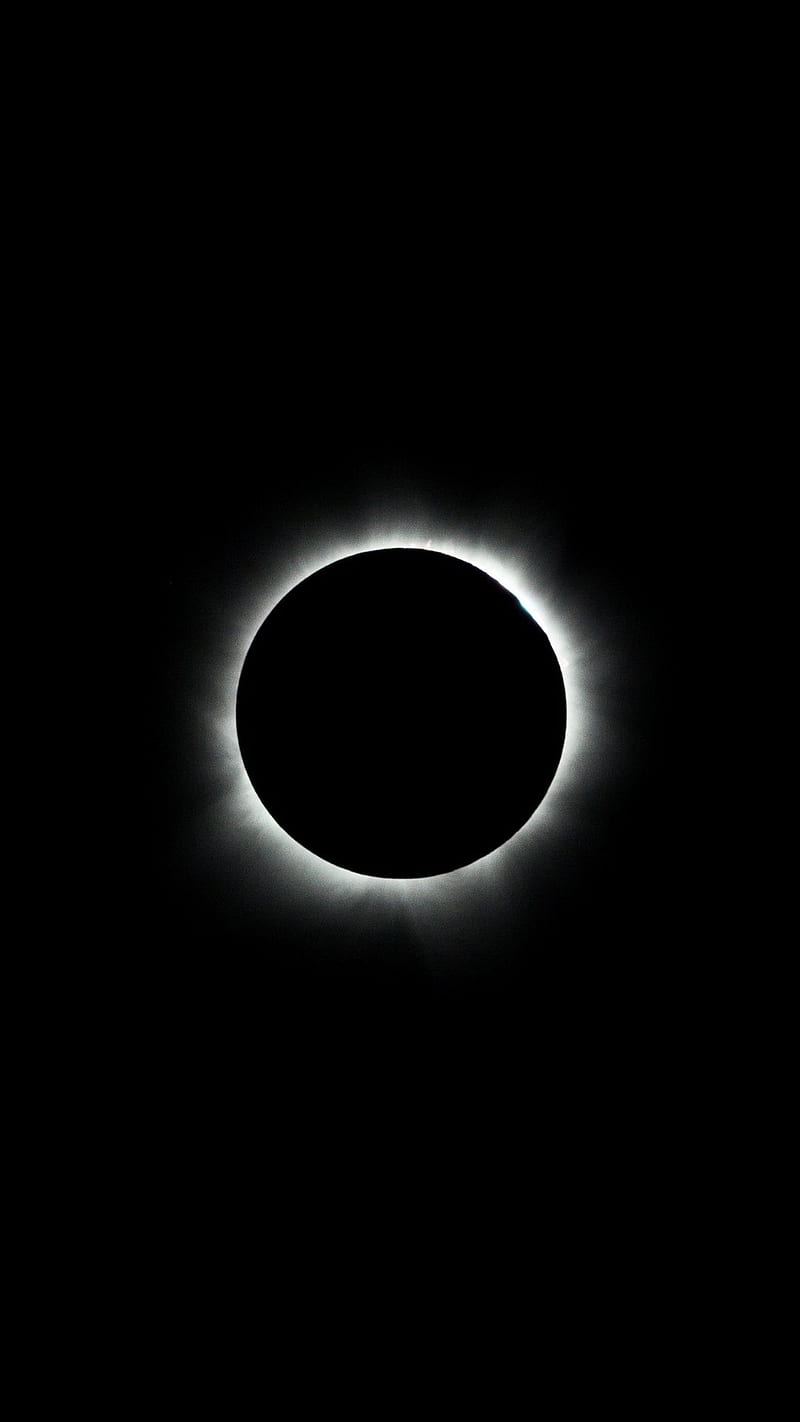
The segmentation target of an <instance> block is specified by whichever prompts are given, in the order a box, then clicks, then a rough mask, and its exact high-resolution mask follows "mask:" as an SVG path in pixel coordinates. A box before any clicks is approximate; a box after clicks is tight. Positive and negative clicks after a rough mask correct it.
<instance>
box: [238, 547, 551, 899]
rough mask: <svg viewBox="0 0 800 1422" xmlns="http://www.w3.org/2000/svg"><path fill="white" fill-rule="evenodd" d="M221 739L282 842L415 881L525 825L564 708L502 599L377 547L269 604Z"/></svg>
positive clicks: (546, 658)
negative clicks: (233, 734)
mask: <svg viewBox="0 0 800 1422" xmlns="http://www.w3.org/2000/svg"><path fill="white" fill-rule="evenodd" d="M236 723H237V734H238V740H239V745H240V748H241V753H242V758H243V761H244V765H245V768H246V770H247V773H248V776H249V778H250V781H251V782H252V785H253V788H254V789H255V791H256V793H257V795H258V796H259V799H260V800H261V801H262V803H263V804H264V806H265V807H266V809H267V811H269V813H270V814H271V815H272V816H273V818H274V820H275V821H276V822H277V824H279V825H280V826H281V827H282V828H283V829H284V830H285V831H286V833H287V834H289V835H290V836H291V838H292V839H293V840H294V841H296V842H297V843H298V844H300V845H302V846H304V847H305V848H307V849H309V850H311V851H312V852H313V853H314V854H316V855H318V856H319V857H320V858H321V859H324V860H326V861H328V862H329V863H332V864H334V865H338V866H340V867H342V868H344V869H347V870H350V871H352V872H355V873H359V874H367V875H371V876H374V877H378V878H387V879H416V878H426V877H430V876H433V875H439V874H446V873H450V872H452V871H453V870H456V869H460V868H463V867H465V866H467V865H469V864H471V863H473V862H474V861H476V860H478V859H481V858H483V857H484V856H485V855H487V854H489V853H491V852H492V851H493V850H495V849H497V848H498V847H499V846H501V845H502V844H504V843H505V842H506V841H507V840H509V839H510V838H511V837H512V836H513V835H514V834H516V833H517V831H518V830H519V829H520V828H521V827H522V825H524V824H525V823H526V822H527V820H528V819H529V818H530V816H531V815H532V814H533V813H534V811H535V810H536V808H537V806H538V805H539V804H540V803H541V801H542V800H543V798H544V796H545V794H546V793H547V790H548V788H549V786H550V783H551V781H552V780H553V777H554V775H555V774H556V770H557V766H558V763H559V759H560V757H561V752H562V748H563V744H564V734H565V728H566V699H565V691H564V683H563V678H562V676H561V671H560V669H559V666H558V661H557V659H556V656H555V653H554V652H553V649H552V647H551V646H550V643H549V641H548V639H547V636H546V634H545V633H544V632H543V631H542V629H541V628H540V627H539V626H538V625H537V624H536V622H535V621H534V619H533V618H532V616H531V615H530V613H529V612H527V611H526V610H525V609H524V608H523V607H522V605H521V604H520V602H519V600H518V599H517V598H516V597H515V596H514V595H513V593H511V592H509V591H508V590H507V589H506V588H504V587H502V586H501V584H500V583H498V582H497V581H496V580H495V579H493V578H491V577H490V576H489V575H488V574H487V573H485V572H482V571H481V570H480V569H478V568H476V567H475V566H473V565H472V564H470V563H468V562H465V561H464V560H462V559H459V558H456V557H453V556H449V555H446V554H443V553H438V552H433V551H431V550H428V549H423V550H420V549H411V548H393V549H384V550H381V551H373V552H367V553H361V554H356V555H354V556H351V557H348V558H344V559H340V560H338V561H335V562H333V563H331V564H329V565H328V566H326V567H324V568H322V569H320V570H318V571H317V572H316V573H314V574H313V575H312V576H310V577H309V578H307V579H304V580H303V581H301V582H300V583H299V584H297V585H296V586H295V587H294V588H293V589H292V591H291V592H289V593H288V594H287V595H286V596H285V597H284V598H283V599H282V600H281V601H280V602H279V603H278V604H277V606H276V607H275V608H274V609H273V611H272V612H271V613H270V615H269V616H268V617H267V618H266V620H265V621H264V623H263V624H262V626H261V627H260V629H259V631H258V633H257V634H256V636H255V638H254V640H253V642H252V644H251V646H250V648H249V650H248V653H247V656H246V658H245V661H244V665H243V668H242V672H241V676H240V679H239V683H238V690H237V703H236ZM390 772H391V773H390Z"/></svg>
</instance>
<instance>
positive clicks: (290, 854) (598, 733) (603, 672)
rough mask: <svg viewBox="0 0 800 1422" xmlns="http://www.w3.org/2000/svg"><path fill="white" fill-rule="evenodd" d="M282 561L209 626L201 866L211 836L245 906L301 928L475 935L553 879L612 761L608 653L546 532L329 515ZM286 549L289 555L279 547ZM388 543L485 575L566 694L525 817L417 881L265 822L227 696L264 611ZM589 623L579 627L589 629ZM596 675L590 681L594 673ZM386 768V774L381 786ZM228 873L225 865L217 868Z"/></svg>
mask: <svg viewBox="0 0 800 1422" xmlns="http://www.w3.org/2000/svg"><path fill="white" fill-rule="evenodd" d="M297 537H298V541H297V545H296V548H295V550H294V552H293V551H292V549H291V537H289V538H287V541H286V543H285V544H283V545H282V548H281V551H280V553H279V554H278V553H276V552H275V551H274V548H273V547H272V546H268V547H267V549H266V554H265V558H264V562H263V564H261V565H259V563H258V553H257V552H255V553H254V561H253V563H252V565H248V569H247V571H246V572H245V574H244V576H243V578H242V582H241V587H240V594H239V598H238V603H237V604H236V605H235V606H234V607H233V608H232V609H231V610H230V611H229V612H226V615H225V618H224V625H221V627H220V632H219V639H218V645H217V647H216V652H215V656H214V657H213V658H212V663H213V665H211V668H210V670H211V676H210V678H209V680H208V683H207V684H206V685H205V686H204V687H203V689H202V691H201V693H200V703H201V704H200V705H199V706H198V708H197V716H196V720H195V724H194V730H195V734H196V736H197V737H198V746H197V749H198V752H199V754H200V756H201V757H203V759H204V762H205V763H206V764H207V765H208V766H209V783H212V782H213V785H214V787H215V798H214V804H213V810H212V811H210V812H209V815H208V818H207V820H206V821H205V822H204V824H203V825H200V826H198V827H197V828H196V833H197V835H198V837H199V838H198V847H199V851H200V852H201V853H203V854H205V855H206V856H207V857H208V858H209V859H210V857H211V856H210V852H209V849H208V845H209V844H210V842H211V840H212V839H213V838H215V837H216V842H217V843H220V842H221V843H222V844H223V846H224V850H223V852H224V854H226V855H227V857H228V861H229V862H235V865H236V869H235V872H236V874H237V875H238V880H239V889H240V890H243V891H244V892H245V893H246V894H247V895H248V896H249V898H250V900H251V901H254V900H258V898H259V897H261V898H262V899H263V902H264V905H265V907H266V906H267V905H269V906H270V908H271V909H274V908H275V907H276V906H277V908H278V910H279V911H280V912H283V913H284V914H286V915H292V916H294V917H295V919H296V918H299V919H300V920H301V921H304V920H308V921H309V922H310V921H312V920H314V921H319V919H320V917H323V918H328V919H337V920H341V921H348V922H350V923H351V924H352V922H353V919H354V917H357V918H359V919H360V921H361V924H362V927H365V928H366V931H369V929H370V928H372V929H374V930H375V931H376V932H380V931H381V928H382V926H385V924H386V923H387V922H388V921H390V920H391V921H392V922H394V921H396V920H397V917H398V915H399V916H400V918H401V919H402V921H403V923H405V924H410V925H412V926H413V927H414V929H415V931H416V932H417V933H418V935H419V936H420V938H421V939H423V940H424V941H426V942H427V943H432V942H434V941H435V942H436V944H437V949H447V948H448V946H450V947H455V945H456V943H457V942H459V941H461V942H463V941H464V940H465V935H466V937H467V938H471V939H473V940H476V941H477V938H478V937H479V936H480V934H481V932H482V925H483V927H485V926H486V924H487V923H488V922H489V921H490V915H493V919H492V921H493V922H495V923H496V922H497V917H498V913H499V914H500V917H502V912H503V904H504V903H507V902H510V901H513V896H514V893H515V889H517V888H520V889H521V887H522V886H523V885H524V888H525V892H527V893H529V892H530V890H531V885H532V884H534V885H535V882H536V880H537V875H538V876H541V875H542V874H543V873H545V874H548V875H550V876H552V874H553V873H557V872H559V868H560V867H563V865H564V863H565V858H568V856H569V853H570V849H569V840H570V835H571V834H572V833H573V832H574V829H575V826H576V824H578V823H579V822H580V819H581V816H582V815H583V814H584V813H585V810H586V808H587V806H588V805H589V804H590V802H591V799H592V795H593V794H594V793H595V791H596V790H597V788H598V785H599V784H600V782H601V781H602V778H603V776H604V775H606V774H608V773H609V771H610V768H611V767H612V766H613V765H614V763H615V757H616V759H618V755H617V752H618V749H619V747H618V745H617V743H616V741H615V737H614V734H613V727H612V725H611V723H610V721H609V719H608V717H607V715H606V714H605V713H604V710H603V703H604V697H603V695H602V693H601V690H600V689H598V687H601V686H602V683H603V679H604V678H605V681H606V682H607V680H608V669H609V668H608V662H609V654H608V652H607V651H604V650H603V648H602V647H601V648H600V649H599V650H598V645H597V628H596V626H594V625H593V624H592V623H590V619H589V616H588V614H587V610H586V608H585V606H581V605H580V603H579V601H578V600H577V598H576V597H575V596H574V595H573V596H570V590H569V589H568V588H566V589H565V588H564V587H562V586H559V579H558V573H557V547H554V543H553V540H552V538H551V537H550V536H549V533H548V531H543V532H541V533H538V532H537V530H535V529H530V528H529V527H523V528H520V527H519V526H517V525H516V524H515V521H514V518H513V514H510V515H509V517H508V519H507V520H506V521H505V523H504V524H501V525H498V522H497V520H495V522H494V524H493V526H492V527H490V528H489V529H488V530H483V529H480V528H476V527H475V526H469V525H468V524H467V525H465V524H464V523H463V522H462V523H459V522H458V520H457V518H456V519H454V520H453V522H452V523H451V522H449V520H445V519H443V517H442V513H441V509H440V510H438V511H437V512H436V513H426V512H421V511H420V510H419V508H417V507H415V508H414V509H413V510H412V511H411V512H408V511H406V513H405V516H403V514H402V511H401V513H400V514H399V515H398V517H397V518H396V519H391V518H387V517H386V516H385V510H383V511H382V512H381V514H380V515H379V516H377V517H374V518H369V517H365V519H364V520H363V521H362V520H353V521H352V524H351V526H350V527H349V528H345V527H341V526H340V527H339V528H338V529H337V530H336V531H335V532H333V533H332V532H331V521H330V520H325V522H324V525H323V520H322V515H320V526H319V527H318V528H313V527H312V528H309V527H308V525H307V524H306V526H305V527H304V528H303V529H302V530H298V536H297ZM287 548H288V552H287ZM386 548H419V549H432V550H433V551H436V552H441V553H447V554H450V555H452V556H454V557H457V558H461V559H463V560H464V561H465V562H468V563H472V564H474V566H475V567H477V568H479V569H481V570H482V571H483V572H485V573H488V574H489V575H490V576H491V577H492V578H494V579H495V580H496V581H497V582H499V583H501V584H502V585H503V586H504V587H505V588H507V589H508V590H509V591H510V592H511V593H513V594H514V596H515V597H517V599H518V600H519V602H520V603H521V605H522V607H523V608H524V609H525V610H526V611H527V612H528V613H529V614H530V615H531V616H532V617H533V618H534V619H535V621H536V622H537V623H538V624H539V625H540V626H541V627H542V629H543V630H544V632H545V633H546V634H547V637H548V638H549V640H550V643H551V646H552V648H553V650H554V652H555V654H556V657H557V658H558V662H559V665H560V667H561V672H562V675H563V678H564V684H565V689H566V697H567V730H566V740H565V744H564V750H563V753H562V757H561V761H560V764H559V768H558V770H557V772H556V776H555V779H554V780H553V783H552V785H551V786H550V789H549V790H548V792H547V795H546V796H545V799H544V800H543V801H542V803H541V805H540V806H539V807H538V809H537V810H536V812H535V813H534V814H533V815H532V817H531V818H530V820H528V822H527V823H526V824H525V825H524V826H523V827H522V828H521V829H520V830H519V831H518V832H517V834H516V835H514V836H513V838H512V839H511V840H509V841H508V842H507V843H506V844H503V845H501V846H500V847H499V848H497V849H495V850H494V851H492V853H490V854H488V855H487V856H486V857H485V858H483V859H481V860H479V861H477V862H476V863H473V864H470V865H468V866H466V867H465V868H463V869H458V870H455V871H453V872H451V873H448V874H442V875H438V876H433V877H431V878H423V879H410V880H399V879H377V878H372V877H368V876H365V875H361V874H357V873H354V872H352V871H350V870H347V869H342V868H339V867H337V866H336V865H333V864H330V863H328V862H327V861H325V860H322V859H320V858H318V857H317V856H316V855H314V854H313V853H312V852H311V851H310V850H307V849H305V848H304V847H303V846H302V845H300V844H298V843H296V842H295V841H294V840H292V839H291V838H290V837H289V836H288V835H287V834H286V832H285V831H284V830H283V829H281V828H280V826H279V825H278V824H277V823H276V822H275V821H274V820H273V819H272V817H271V816H270V814H269V812H268V811H267V810H266V809H265V807H264V805H263V804H262V803H261V801H260V800H259V798H258V796H257V795H256V793H255V790H254V789H253V787H252V785H251V783H250V780H249V779H248V776H247V774H246V771H245V768H244V765H243V762H242V759H241V755H240V752H239V746H238V741H237V736H236V726H235V700H236V688H237V685H238V680H239V675H240V672H241V668H242V664H243V662H244V658H245V656H246V654H247V651H248V648H249V646H250V644H251V642H252V640H253V638H254V637H255V635H256V633H257V631H258V629H259V628H260V627H261V625H262V623H263V622H264V620H265V618H266V617H267V616H268V615H269V613H270V612H271V610H272V609H273V607H275V605H276V604H277V603H278V602H279V601H280V600H281V598H283V597H284V596H285V595H286V594H287V593H288V592H289V591H290V590H291V589H292V588H293V587H294V586H295V585H296V584H297V583H299V582H300V581H302V580H303V579H304V578H306V577H309V576H310V575H311V574H312V573H314V572H316V571H317V570H318V569H320V568H322V567H325V566H327V565H328V564H330V563H333V562H335V561H337V560H338V559H340V558H346V557H349V556H351V555H352V554H355V553H361V552H367V551H374V550H379V549H386ZM590 627H591V631H590V630H589V629H590ZM598 673H599V675H598ZM391 773H392V772H391V767H390V766H388V767H387V769H386V775H387V778H388V779H389V780H390V777H391ZM228 872H229V873H233V872H234V871H233V870H232V869H229V870H228Z"/></svg>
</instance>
